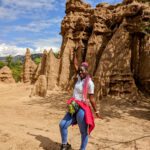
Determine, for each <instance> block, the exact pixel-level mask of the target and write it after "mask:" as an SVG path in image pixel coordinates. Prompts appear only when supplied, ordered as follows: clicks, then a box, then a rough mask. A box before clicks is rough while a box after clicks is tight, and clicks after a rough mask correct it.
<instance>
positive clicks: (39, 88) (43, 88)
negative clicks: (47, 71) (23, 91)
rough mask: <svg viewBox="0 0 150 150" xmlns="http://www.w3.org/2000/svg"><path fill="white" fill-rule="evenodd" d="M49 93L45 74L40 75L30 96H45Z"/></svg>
mask: <svg viewBox="0 0 150 150" xmlns="http://www.w3.org/2000/svg"><path fill="white" fill-rule="evenodd" d="M46 93H47V81H46V76H45V75H40V76H39V77H38V79H37V81H36V82H35V84H34V87H33V89H32V91H31V94H30V96H31V97H32V96H36V95H38V96H41V97H45V96H46Z"/></svg>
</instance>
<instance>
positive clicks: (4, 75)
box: [0, 66, 15, 83]
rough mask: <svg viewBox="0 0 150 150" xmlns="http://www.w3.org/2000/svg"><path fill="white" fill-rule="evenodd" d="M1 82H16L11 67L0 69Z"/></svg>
mask: <svg viewBox="0 0 150 150" xmlns="http://www.w3.org/2000/svg"><path fill="white" fill-rule="evenodd" d="M0 82H3V83H15V80H14V78H13V76H12V71H11V70H10V68H9V67H7V66H4V67H3V68H1V69H0Z"/></svg>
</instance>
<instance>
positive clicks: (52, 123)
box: [0, 84, 150, 150]
mask: <svg viewBox="0 0 150 150" xmlns="http://www.w3.org/2000/svg"><path fill="white" fill-rule="evenodd" d="M29 93H30V86H27V85H23V84H12V85H2V84H0V150H43V149H44V150H59V146H60V134H59V128H58V124H59V121H60V119H61V118H62V117H63V115H64V113H65V99H67V98H69V97H70V96H69V95H68V94H67V93H65V92H59V91H55V92H52V91H50V92H49V93H48V96H47V97H46V98H45V99H43V98H39V97H34V98H29V96H28V95H29ZM62 100H64V101H62ZM149 108H150V107H135V108H134V109H131V108H128V109H125V110H118V111H119V112H121V117H115V116H113V117H109V116H107V115H105V116H104V119H103V120H96V128H95V130H94V131H93V133H92V134H91V135H90V138H89V144H88V148H87V150H149V149H150V109H149ZM69 142H70V143H71V144H72V147H73V149H74V150H77V149H79V145H80V133H79V130H78V127H77V126H74V127H70V129H69Z"/></svg>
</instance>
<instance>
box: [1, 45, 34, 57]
mask: <svg viewBox="0 0 150 150" xmlns="http://www.w3.org/2000/svg"><path fill="white" fill-rule="evenodd" d="M31 50H32V49H31ZM25 52H26V48H21V47H17V46H15V45H7V44H5V43H2V44H0V56H1V57H2V56H8V55H12V56H15V55H24V54H25Z"/></svg>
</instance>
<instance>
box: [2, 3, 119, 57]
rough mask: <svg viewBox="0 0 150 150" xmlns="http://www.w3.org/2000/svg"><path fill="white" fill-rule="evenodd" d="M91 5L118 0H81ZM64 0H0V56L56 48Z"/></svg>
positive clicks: (59, 43)
mask: <svg viewBox="0 0 150 150" xmlns="http://www.w3.org/2000/svg"><path fill="white" fill-rule="evenodd" d="M84 1H85V2H87V3H89V4H91V5H92V6H93V7H95V6H96V4H99V3H101V2H108V3H110V4H116V3H118V2H121V1H122V0H84ZM65 3H66V0H0V29H1V30H0V32H1V33H0V56H7V55H19V54H23V55H24V54H25V50H26V48H27V47H29V48H30V49H31V52H32V53H38V52H42V51H43V49H45V48H46V49H50V48H53V50H59V48H60V46H61V41H62V38H61V35H59V33H60V26H61V21H62V19H63V17H64V16H65Z"/></svg>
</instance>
